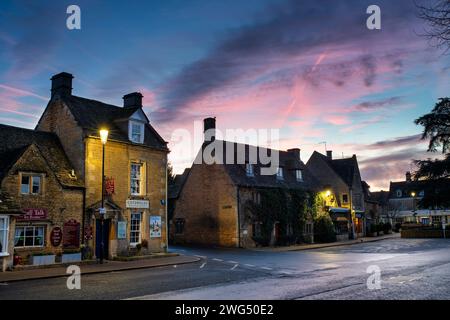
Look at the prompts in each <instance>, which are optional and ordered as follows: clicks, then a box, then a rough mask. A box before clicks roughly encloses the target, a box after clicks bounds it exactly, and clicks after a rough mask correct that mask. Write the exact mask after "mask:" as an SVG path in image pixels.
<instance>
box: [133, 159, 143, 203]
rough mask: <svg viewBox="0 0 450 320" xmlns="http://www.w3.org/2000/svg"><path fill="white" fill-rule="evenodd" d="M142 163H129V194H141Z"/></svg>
mask: <svg viewBox="0 0 450 320" xmlns="http://www.w3.org/2000/svg"><path fill="white" fill-rule="evenodd" d="M141 177H142V164H140V163H132V164H131V174H130V192H131V195H140V194H141V191H142V190H141V189H142V188H141V185H142V178H141Z"/></svg>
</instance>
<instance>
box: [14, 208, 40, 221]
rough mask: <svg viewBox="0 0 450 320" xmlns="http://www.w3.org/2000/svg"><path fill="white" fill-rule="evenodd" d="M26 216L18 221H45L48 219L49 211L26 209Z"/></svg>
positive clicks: (22, 216) (20, 217)
mask: <svg viewBox="0 0 450 320" xmlns="http://www.w3.org/2000/svg"><path fill="white" fill-rule="evenodd" d="M23 211H24V212H25V214H23V215H21V216H19V217H18V220H26V221H29V220H44V219H47V209H24V210H23Z"/></svg>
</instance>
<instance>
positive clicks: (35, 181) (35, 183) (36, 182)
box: [32, 177, 41, 193]
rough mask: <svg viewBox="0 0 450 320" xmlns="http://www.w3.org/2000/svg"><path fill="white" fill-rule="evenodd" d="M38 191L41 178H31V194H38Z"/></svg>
mask: <svg viewBox="0 0 450 320" xmlns="http://www.w3.org/2000/svg"><path fill="white" fill-rule="evenodd" d="M40 189H41V177H33V190H32V193H39V191H40Z"/></svg>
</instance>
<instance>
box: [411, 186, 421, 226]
mask: <svg viewBox="0 0 450 320" xmlns="http://www.w3.org/2000/svg"><path fill="white" fill-rule="evenodd" d="M411 197H412V198H413V216H414V218H415V219H416V223H419V221H418V219H417V216H416V198H415V197H416V193H415V192H414V191H413V192H411Z"/></svg>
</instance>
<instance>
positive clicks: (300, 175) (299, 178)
mask: <svg viewBox="0 0 450 320" xmlns="http://www.w3.org/2000/svg"><path fill="white" fill-rule="evenodd" d="M295 178H296V179H297V181H303V171H302V170H301V169H297V170H295Z"/></svg>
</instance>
